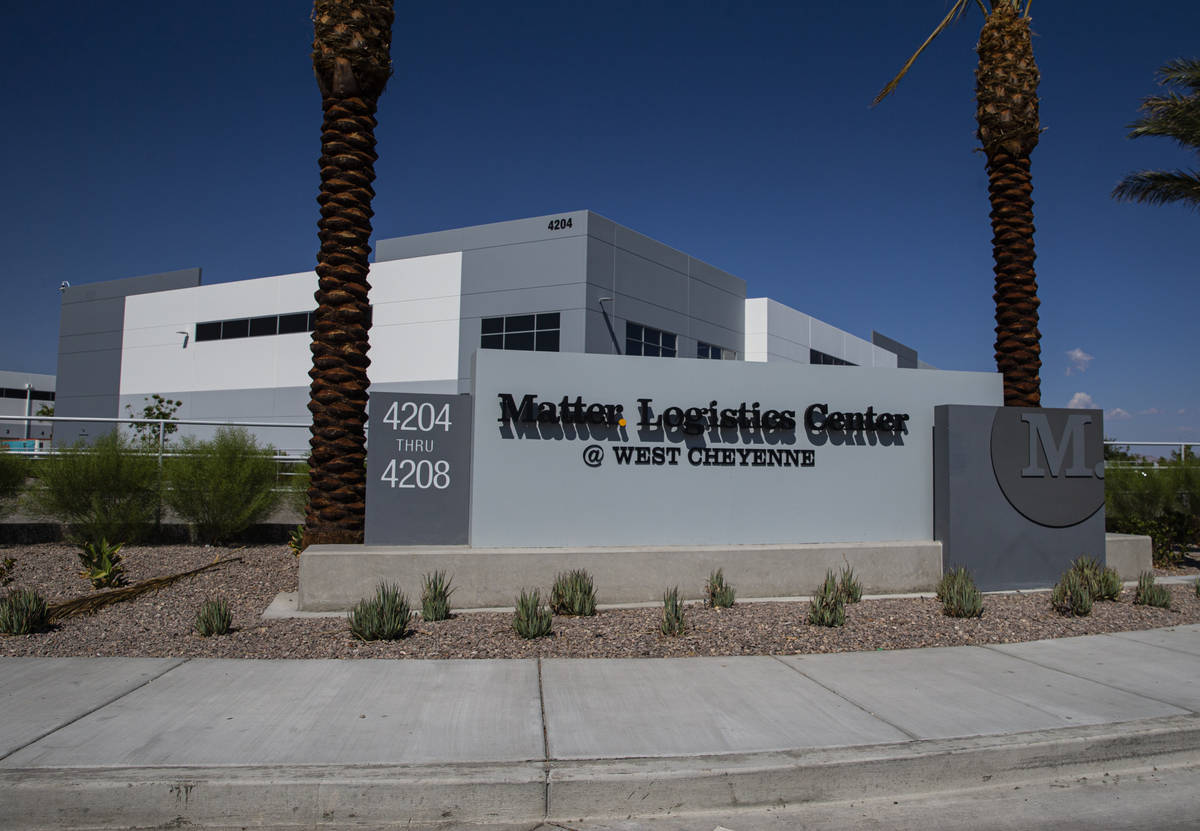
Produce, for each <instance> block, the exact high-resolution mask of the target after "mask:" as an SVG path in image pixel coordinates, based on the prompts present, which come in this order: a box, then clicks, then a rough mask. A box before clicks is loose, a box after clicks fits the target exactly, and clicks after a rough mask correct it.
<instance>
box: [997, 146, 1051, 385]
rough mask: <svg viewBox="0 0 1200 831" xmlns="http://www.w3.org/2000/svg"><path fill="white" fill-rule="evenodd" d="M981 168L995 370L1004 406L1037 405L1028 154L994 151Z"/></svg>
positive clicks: (1034, 276)
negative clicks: (987, 215) (987, 214)
mask: <svg viewBox="0 0 1200 831" xmlns="http://www.w3.org/2000/svg"><path fill="white" fill-rule="evenodd" d="M987 172H988V196H989V198H990V199H991V203H992V212H991V220H992V256H993V259H994V260H995V266H994V270H995V274H996V292H995V294H993V295H992V299H993V300H995V302H996V368H997V369H998V370H999V371H1000V372H1001V373H1002V374H1003V375H1004V403H1005V405H1006V406H1009V407H1038V406H1041V400H1042V396H1041V377H1040V375H1039V371H1040V370H1041V367H1042V359H1041V352H1042V348H1041V344H1040V339H1041V332H1039V331H1038V311H1037V310H1038V305H1039V303H1040V301H1039V300H1038V296H1037V274H1036V273H1035V272H1034V268H1033V261H1034V258H1035V256H1036V255H1035V254H1034V249H1033V179H1032V177H1031V176H1030V173H1029V157H1028V156H1023V157H1022V156H1014V155H1011V154H1009V153H1007V152H1005V151H1004V150H997V151H996V152H992V153H990V154H988V161H987Z"/></svg>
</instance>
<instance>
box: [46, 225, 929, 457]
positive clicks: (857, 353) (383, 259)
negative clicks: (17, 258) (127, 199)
mask: <svg viewBox="0 0 1200 831" xmlns="http://www.w3.org/2000/svg"><path fill="white" fill-rule="evenodd" d="M375 253H376V256H375V262H374V263H373V264H372V266H371V273H370V282H371V304H372V328H371V352H370V358H371V367H370V371H369V375H370V378H371V389H372V391H376V392H378V391H388V392H397V391H419V392H437V393H446V392H449V393H457V392H468V391H469V390H470V388H471V372H472V369H471V368H472V358H473V355H474V354H475V352H476V350H478V349H514V350H531V351H552V352H583V353H599V354H621V355H628V356H643V357H657V358H675V359H681V358H686V359H724V360H743V361H760V362H761V361H791V362H796V363H802V364H809V363H814V364H848V365H858V366H866V367H893V368H894V367H901V368H913V367H917V366H918V360H917V353H916V351H915V350H913V349H911V348H909V347H907V346H905V345H903V344H899V343H897V342H895V341H892V340H890V339H888V338H885V337H883V336H881V335H878V334H874V335H873V337H872V340H871V341H868V340H865V339H863V338H860V337H857V336H855V335H852V334H850V333H848V332H844V331H842V330H840V329H838V328H837V327H835V326H832V325H830V324H828V323H825V322H823V321H821V320H818V319H816V318H814V317H811V316H810V315H807V314H804V313H803V312H800V311H797V310H796V309H792V308H790V307H788V306H786V305H784V304H782V303H778V302H776V301H774V300H770V299H768V298H747V296H746V283H745V281H744V280H742V279H740V278H738V277H735V276H733V275H732V274H730V273H728V272H725V271H722V270H721V269H718V268H715V267H713V266H711V265H709V264H707V263H704V262H702V261H700V260H697V259H695V258H694V257H691V256H689V255H687V254H685V253H683V252H682V251H678V250H676V249H674V248H671V247H670V246H667V245H664V244H662V243H660V242H657V241H655V240H653V239H651V238H649V237H647V236H644V235H642V234H639V233H637V232H636V231H633V230H631V229H629V228H626V227H624V226H621V225H618V224H617V223H615V222H612V221H611V220H608V219H606V218H604V217H602V216H599V215H597V214H595V213H592V212H591V211H576V212H571V213H563V214H553V215H548V216H542V217H535V218H530V219H519V220H513V221H509V222H500V223H495V224H489V225H480V226H474V227H469V228H460V229H454V230H447V231H438V232H434V233H428V234H419V235H414V236H407V237H399V238H394V239H382V240H379V241H378V242H377V243H376V252H375ZM315 289H316V274H315V272H311V271H309V272H303V273H299V274H282V275H276V276H271V277H263V278H258V279H250V280H241V281H237V282H229V283H218V284H213V285H202V284H201V280H200V269H198V268H196V269H189V270H185V271H175V272H169V273H163V274H153V275H148V276H144V277H134V278H129V279H124V280H114V281H110V282H104V283H91V284H83V285H77V286H71V287H67V288H65V289H64V291H63V294H62V317H61V326H60V332H59V355H58V373H57V386H58V389H57V398H58V402H57V414H58V415H60V416H90V417H118V416H120V415H127V414H128V413H127V406H128V407H132V408H133V409H134V410H135V411H140V410H141V407H142V405H143V403H144V401H145V399H146V398H147V397H148V396H150V395H152V394H155V393H157V394H160V395H163V396H166V397H167V398H169V399H174V400H179V401H181V402H183V403H182V406H181V407H180V408H179V411H178V413H177V417H178V418H180V419H197V420H203V419H213V420H235V421H252V422H266V423H290V424H295V423H305V422H307V420H308V413H307V409H306V405H307V402H308V396H309V391H308V385H309V379H308V370H309V368H310V367H311V360H312V359H311V353H310V351H309V348H308V346H309V342H310V337H311V336H310V331H311V328H312V312H313V309H314V300H313V295H314V292H315ZM101 429H103V428H101V427H97V426H96V425H86V424H79V425H63V424H60V425H59V430H58V438H59V439H60V440H67V441H70V440H72V439H74V438H76V437H78V436H80V435H87V434H89V433H90V434H92V435H94V434H95V433H96V432H97V431H98V430H101ZM258 432H259V433H260V435H262V436H263V437H264V438H265V439H266V440H268V441H270V442H271V443H272V444H274V445H275V446H276V447H279V448H284V449H289V448H290V449H300V448H303V447H305V446H306V445H307V435H306V434H305V433H303V431H299V430H284V429H278V430H276V429H269V428H268V429H265V430H263V429H259V430H258Z"/></svg>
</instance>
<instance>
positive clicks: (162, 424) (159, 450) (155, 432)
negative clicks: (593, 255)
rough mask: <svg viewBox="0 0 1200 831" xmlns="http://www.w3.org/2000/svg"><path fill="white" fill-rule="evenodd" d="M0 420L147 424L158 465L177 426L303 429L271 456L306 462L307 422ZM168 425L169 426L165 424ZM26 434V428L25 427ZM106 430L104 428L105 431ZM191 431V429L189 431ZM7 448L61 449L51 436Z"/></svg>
mask: <svg viewBox="0 0 1200 831" xmlns="http://www.w3.org/2000/svg"><path fill="white" fill-rule="evenodd" d="M0 421H17V422H26V423H27V424H28V423H31V422H33V423H39V424H41V423H49V424H51V425H53V424H56V423H60V424H112V425H116V426H117V428H118V429H119V428H120V427H121V425H126V426H128V427H130V428H131V429H132V428H133V427H134V426H135V425H151V426H152V428H153V429H152V430H151V431H150V437H151V441H150V442H149V444H150V447H151V450H150V452H153V453H155V454H156V455H157V456H158V460H159V464H160V465H161V464H162V460H163V459H164V458H167V457H170V456H172V455H174V454H173V453H172V448H171V446H170V443H171V438H172V430H171V429H170V427H175V428H176V429H178V428H180V427H205V428H219V427H245V428H248V429H259V430H262V429H268V428H269V429H271V430H303V431H304V435H303V436H302V437H300V438H301V440H300V441H297V442H296V445H295V446H294V447H293V448H291V449H278V450H277V452H276V453H275V454H274V459H275V460H276V461H279V462H283V463H285V464H297V463H303V462H307V461H308V450H307V449H306V448H305V449H301V448H304V445H306V444H307V441H308V435H307V434H308V430H309V428H310V425H309V424H287V423H281V422H277V421H221V420H215V419H187V418H94V417H84V416H6V415H0ZM168 425H170V427H169V426H168ZM26 432H27V433H28V432H29V431H28V430H26ZM105 432H107V431H105ZM193 432H195V431H193ZM7 443H8V444H9V445H10V447H9V450H10V452H13V453H18V454H21V455H25V456H30V457H32V458H40V457H44V456H52V455H54V454H56V453H60V452H62V451H61V450H60V449H56V448H55V447H53V439H51V440H41V439H14V440H11V441H8V442H7Z"/></svg>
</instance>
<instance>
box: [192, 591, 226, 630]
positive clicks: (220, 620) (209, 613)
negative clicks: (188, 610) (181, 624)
mask: <svg viewBox="0 0 1200 831" xmlns="http://www.w3.org/2000/svg"><path fill="white" fill-rule="evenodd" d="M232 628H233V613H232V612H231V611H229V603H228V602H226V600H225V599H224V598H221V597H218V598H214V599H210V600H205V601H204V602H203V603H201V604H200V608H199V609H198V610H197V611H196V632H197V633H199V634H200V636H201V637H204V638H207V637H210V636H212V635H228V634H229V630H230V629H232Z"/></svg>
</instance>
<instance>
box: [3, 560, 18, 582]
mask: <svg viewBox="0 0 1200 831" xmlns="http://www.w3.org/2000/svg"><path fill="white" fill-rule="evenodd" d="M16 569H17V561H16V560H14V559H13V558H12V557H5V558H4V560H3V562H0V586H7V585H8V584H9V583H11V582H12V581H13V576H12V575H13V572H14V571H16Z"/></svg>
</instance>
